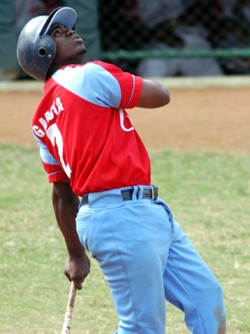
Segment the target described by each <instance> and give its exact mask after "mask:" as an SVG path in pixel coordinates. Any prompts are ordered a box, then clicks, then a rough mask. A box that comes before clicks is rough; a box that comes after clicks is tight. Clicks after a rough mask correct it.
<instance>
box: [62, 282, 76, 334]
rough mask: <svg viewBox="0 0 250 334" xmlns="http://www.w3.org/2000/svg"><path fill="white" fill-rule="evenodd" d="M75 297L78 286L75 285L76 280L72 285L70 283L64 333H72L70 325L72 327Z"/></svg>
mask: <svg viewBox="0 0 250 334" xmlns="http://www.w3.org/2000/svg"><path fill="white" fill-rule="evenodd" d="M75 298H76V287H75V284H74V282H73V281H72V282H71V285H70V291H69V298H68V304H67V309H66V312H65V316H64V322H63V327H62V334H69V333H70V327H71V321H72V316H73V309H74V303H75Z"/></svg>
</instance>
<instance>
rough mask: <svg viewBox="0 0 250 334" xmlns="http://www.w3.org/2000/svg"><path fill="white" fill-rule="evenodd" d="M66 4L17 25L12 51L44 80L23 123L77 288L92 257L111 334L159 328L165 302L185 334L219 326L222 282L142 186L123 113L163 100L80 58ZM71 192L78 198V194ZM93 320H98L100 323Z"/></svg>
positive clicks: (146, 182)
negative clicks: (112, 312) (104, 288)
mask: <svg viewBox="0 0 250 334" xmlns="http://www.w3.org/2000/svg"><path fill="white" fill-rule="evenodd" d="M76 19H77V14H76V12H75V11H74V10H73V9H72V8H70V7H61V8H57V9H56V10H55V11H53V12H52V13H51V14H50V15H49V16H39V17H36V18H34V19H32V20H31V21H29V22H28V23H27V24H26V26H25V27H24V28H23V30H22V32H21V34H20V36H19V40H18V45H17V56H18V60H19V63H20V65H21V67H22V68H23V70H24V71H25V72H26V73H27V74H28V75H30V76H32V77H34V78H36V79H38V80H42V81H44V82H45V86H44V94H43V97H42V99H41V101H40V103H39V105H38V107H37V110H36V112H35V114H34V116H33V119H32V130H33V134H34V137H35V139H36V140H37V142H38V144H39V146H40V155H41V159H42V163H43V166H44V169H45V171H46V172H47V173H48V179H49V182H51V183H52V184H53V189H52V202H53V207H54V211H55V216H56V219H57V222H58V225H59V227H60V229H61V231H62V234H63V236H64V239H65V243H66V246H67V250H68V254H69V256H68V259H67V260H66V263H65V274H66V276H67V277H68V279H69V280H70V281H72V280H73V282H74V283H75V286H76V288H77V289H81V287H82V282H83V281H84V279H85V278H86V276H87V275H88V273H89V271H90V261H89V258H88V256H87V255H86V253H85V250H87V251H88V252H89V254H90V255H91V256H92V257H93V258H95V259H96V260H97V261H98V263H99V265H100V267H101V269H102V272H103V274H104V277H105V279H106V280H107V283H108V285H109V287H110V291H111V293H112V297H113V300H114V305H115V308H116V311H117V314H118V316H119V320H120V321H119V325H118V329H117V331H116V333H118V334H139V333H140V334H164V333H165V326H166V309H165V302H166V300H168V301H169V302H170V303H172V304H174V305H175V306H177V307H178V308H179V309H181V310H182V311H183V312H184V314H185V322H186V325H187V327H188V328H189V330H190V333H194V334H218V333H219V334H224V333H226V324H225V307H224V301H223V295H222V289H221V286H220V284H219V283H218V281H217V279H216V278H215V276H214V275H213V273H212V272H211V270H210V269H209V268H208V266H207V265H206V264H205V263H204V261H203V260H202V259H201V257H200V256H199V254H198V253H197V251H196V249H195V248H194V247H193V245H192V244H191V242H190V241H189V239H188V238H187V236H186V235H185V233H184V232H183V230H182V229H181V227H180V225H179V224H178V223H177V222H176V221H175V220H174V218H173V216H172V213H171V210H170V209H169V207H168V205H167V204H166V203H165V202H164V201H163V200H162V199H161V198H160V197H158V188H157V187H155V186H154V185H152V184H151V172H150V160H149V156H148V153H147V151H146V149H145V147H144V145H143V143H142V141H141V139H140V137H139V136H138V134H137V132H136V130H135V128H134V126H133V124H132V123H131V120H130V118H129V116H128V114H127V112H126V111H125V108H126V109H131V108H134V107H136V106H137V107H140V108H157V107H161V106H164V105H166V104H168V103H169V101H170V97H169V93H168V91H167V90H166V89H165V88H164V87H162V86H161V85H160V84H159V83H157V82H155V81H152V80H145V79H142V78H141V77H138V76H135V75H133V74H130V73H127V72H123V71H122V70H121V69H120V68H117V67H116V66H113V65H112V64H108V63H104V62H101V61H95V62H88V63H86V64H83V60H84V55H85V52H86V48H85V44H84V41H83V39H82V38H81V37H80V36H79V35H78V34H77V33H76V32H75V30H74V27H75V23H76ZM79 199H80V202H79ZM100 326H101V324H100Z"/></svg>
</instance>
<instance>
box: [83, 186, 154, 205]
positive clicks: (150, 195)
mask: <svg viewBox="0 0 250 334" xmlns="http://www.w3.org/2000/svg"><path fill="white" fill-rule="evenodd" d="M139 192H140V189H138V191H137V194H136V198H137V199H138V198H139ZM133 193H134V189H122V190H121V197H122V199H123V201H131V200H132V197H133ZM157 197H158V188H157V187H155V186H152V187H151V188H147V189H143V192H142V196H141V198H142V199H152V200H156V199H157ZM87 204H89V195H88V194H85V195H83V198H82V201H81V205H87Z"/></svg>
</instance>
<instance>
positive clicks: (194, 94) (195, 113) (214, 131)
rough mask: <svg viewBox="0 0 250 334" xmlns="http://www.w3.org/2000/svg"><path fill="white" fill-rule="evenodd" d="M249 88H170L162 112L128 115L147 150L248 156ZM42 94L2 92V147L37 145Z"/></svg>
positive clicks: (249, 127) (134, 112) (249, 145)
mask: <svg viewBox="0 0 250 334" xmlns="http://www.w3.org/2000/svg"><path fill="white" fill-rule="evenodd" d="M249 90H250V88H249V87H239V88H230V87H227V88H218V87H209V88H196V89H187V88H185V89H184V88H173V89H169V91H170V95H171V103H170V104H169V105H168V106H166V107H164V108H160V109H155V110H147V109H136V110H132V111H129V113H130V116H131V119H132V122H133V124H134V126H135V127H136V128H137V130H138V132H139V134H140V135H141V137H142V139H143V140H144V143H145V144H146V146H147V148H149V149H152V148H154V149H162V148H171V149H177V150H185V151H187V150H197V149H202V150H212V151H227V152H241V153H247V154H248V153H250V106H249ZM41 94H42V93H41V92H40V91H39V92H20V91H16V92H13V91H12V92H0V143H13V144H19V145H25V146H29V147H31V146H36V143H35V142H34V139H33V137H32V135H31V130H30V120H31V117H32V114H33V112H34V110H35V108H36V106H37V104H38V102H39V100H40V97H41Z"/></svg>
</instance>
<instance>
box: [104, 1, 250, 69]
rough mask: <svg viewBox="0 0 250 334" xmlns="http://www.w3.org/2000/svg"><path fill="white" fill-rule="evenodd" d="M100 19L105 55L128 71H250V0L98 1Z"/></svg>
mask: <svg viewBox="0 0 250 334" xmlns="http://www.w3.org/2000/svg"><path fill="white" fill-rule="evenodd" d="M99 20H100V21H99V28H100V32H101V46H102V59H103V60H106V61H112V62H114V63H116V64H117V65H119V66H122V67H123V68H125V69H127V70H130V71H135V72H137V71H138V69H140V68H141V69H142V68H144V69H146V72H145V73H146V74H147V73H151V72H152V73H153V72H154V69H155V73H156V74H157V73H162V74H163V75H164V68H165V67H164V66H163V65H164V64H163V62H166V67H167V68H169V67H174V66H175V67H176V70H175V73H174V72H169V71H168V70H167V72H166V74H167V75H171V74H172V75H185V74H186V73H185V70H183V67H186V68H187V67H190V68H189V70H190V73H191V74H192V68H191V67H192V66H195V64H196V65H197V66H198V67H199V66H200V69H202V70H200V72H199V71H198V70H194V75H199V73H200V74H201V75H202V74H203V73H202V71H203V70H205V71H204V73H205V75H208V74H209V68H206V67H209V66H211V73H212V74H215V75H216V74H217V72H216V70H215V67H214V66H215V65H216V66H217V65H218V67H219V68H220V69H221V72H222V73H220V72H219V71H218V74H250V0H199V1H197V0H109V1H105V0H100V1H99ZM185 59H186V60H189V62H183V60H185ZM178 60H182V62H183V64H182V65H180V64H181V63H179V64H178V66H180V67H179V70H178V68H177V61H178ZM190 60H192V62H190ZM202 60H203V62H202ZM199 62H200V65H199ZM212 62H213V63H212ZM202 64H203V65H202ZM143 66H144V67H143ZM150 66H151V67H150ZM157 66H158V67H157ZM159 66H163V67H162V70H161V69H160V68H159ZM181 66H182V68H181ZM149 67H150V69H149ZM147 70H148V72H147ZM139 71H140V70H139ZM187 73H189V72H188V71H187ZM140 74H143V73H140Z"/></svg>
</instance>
